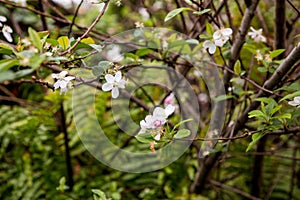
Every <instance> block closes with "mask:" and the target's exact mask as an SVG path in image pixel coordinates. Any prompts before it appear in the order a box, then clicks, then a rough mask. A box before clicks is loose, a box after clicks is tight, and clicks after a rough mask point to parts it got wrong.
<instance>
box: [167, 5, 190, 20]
mask: <svg viewBox="0 0 300 200" xmlns="http://www.w3.org/2000/svg"><path fill="white" fill-rule="evenodd" d="M186 10H191V8H186V7H184V8H177V9H175V10H172V11H171V12H169V13H168V14H167V16H166V17H165V22H167V21H169V20H170V19H172V18H173V17H175V16H176V15H178V14H179V13H181V12H183V11H186Z"/></svg>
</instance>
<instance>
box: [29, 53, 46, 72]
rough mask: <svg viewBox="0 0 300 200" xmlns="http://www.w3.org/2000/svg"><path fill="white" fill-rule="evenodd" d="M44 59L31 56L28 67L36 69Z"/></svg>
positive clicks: (39, 56) (43, 57)
mask: <svg viewBox="0 0 300 200" xmlns="http://www.w3.org/2000/svg"><path fill="white" fill-rule="evenodd" d="M45 58H46V57H45V56H41V55H33V56H31V57H30V59H29V65H30V67H31V68H32V69H37V68H38V67H40V66H41V64H42V63H43V62H44V60H45Z"/></svg>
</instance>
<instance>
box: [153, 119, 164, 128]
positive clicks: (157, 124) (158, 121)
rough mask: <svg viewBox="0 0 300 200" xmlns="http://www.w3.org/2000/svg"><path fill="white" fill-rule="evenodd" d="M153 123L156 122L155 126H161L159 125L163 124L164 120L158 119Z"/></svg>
mask: <svg viewBox="0 0 300 200" xmlns="http://www.w3.org/2000/svg"><path fill="white" fill-rule="evenodd" d="M153 124H154V126H156V127H159V126H161V125H162V121H161V120H158V119H157V120H155V121H154V123H153Z"/></svg>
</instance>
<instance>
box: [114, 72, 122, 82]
mask: <svg viewBox="0 0 300 200" xmlns="http://www.w3.org/2000/svg"><path fill="white" fill-rule="evenodd" d="M121 79H122V73H121V72H120V71H118V72H117V73H116V75H115V81H116V82H119V81H120V80H121Z"/></svg>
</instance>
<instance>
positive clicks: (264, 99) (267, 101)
mask: <svg viewBox="0 0 300 200" xmlns="http://www.w3.org/2000/svg"><path fill="white" fill-rule="evenodd" d="M255 101H259V102H264V103H267V104H269V103H275V104H276V105H277V103H276V101H275V100H274V99H272V98H268V97H260V98H256V99H255Z"/></svg>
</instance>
